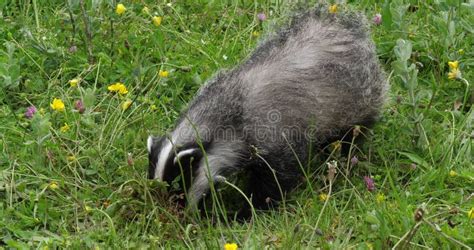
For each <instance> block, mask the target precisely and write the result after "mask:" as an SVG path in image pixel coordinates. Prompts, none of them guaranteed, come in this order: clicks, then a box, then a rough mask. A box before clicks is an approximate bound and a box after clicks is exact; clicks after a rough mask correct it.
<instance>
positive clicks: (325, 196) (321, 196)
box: [319, 193, 329, 202]
mask: <svg viewBox="0 0 474 250" xmlns="http://www.w3.org/2000/svg"><path fill="white" fill-rule="evenodd" d="M328 198H329V196H328V195H327V194H324V193H322V194H320V195H319V200H320V201H322V202H324V201H326V200H327V199H328Z"/></svg>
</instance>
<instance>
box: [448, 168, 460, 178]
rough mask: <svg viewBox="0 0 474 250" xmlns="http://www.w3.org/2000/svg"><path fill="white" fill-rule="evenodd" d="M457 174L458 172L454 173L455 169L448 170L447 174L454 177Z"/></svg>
mask: <svg viewBox="0 0 474 250" xmlns="http://www.w3.org/2000/svg"><path fill="white" fill-rule="evenodd" d="M457 175H458V173H456V171H454V170H451V171H449V176H451V177H456V176H457Z"/></svg>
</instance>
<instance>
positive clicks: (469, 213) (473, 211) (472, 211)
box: [467, 207, 474, 220]
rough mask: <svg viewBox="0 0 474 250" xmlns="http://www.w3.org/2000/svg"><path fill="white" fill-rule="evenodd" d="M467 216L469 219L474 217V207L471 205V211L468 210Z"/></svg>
mask: <svg viewBox="0 0 474 250" xmlns="http://www.w3.org/2000/svg"><path fill="white" fill-rule="evenodd" d="M467 218H469V219H471V220H472V219H474V207H471V210H469V212H467Z"/></svg>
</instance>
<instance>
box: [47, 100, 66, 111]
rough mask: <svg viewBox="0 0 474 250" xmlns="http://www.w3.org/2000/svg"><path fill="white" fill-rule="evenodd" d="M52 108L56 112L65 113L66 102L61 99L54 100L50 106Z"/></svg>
mask: <svg viewBox="0 0 474 250" xmlns="http://www.w3.org/2000/svg"><path fill="white" fill-rule="evenodd" d="M50 106H51V108H52V109H53V110H56V111H64V107H65V106H64V102H63V100H61V99H59V98H54V99H53V102H52V103H51V104H50Z"/></svg>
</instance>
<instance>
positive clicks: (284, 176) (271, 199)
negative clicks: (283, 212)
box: [248, 162, 301, 210]
mask: <svg viewBox="0 0 474 250" xmlns="http://www.w3.org/2000/svg"><path fill="white" fill-rule="evenodd" d="M292 165H293V164H291V163H289V165H286V164H284V163H282V164H281V165H280V164H268V163H267V162H264V163H263V162H262V163H259V164H258V165H257V166H254V167H253V168H252V170H251V176H250V181H249V186H248V192H249V194H250V195H251V198H252V199H251V200H252V205H253V206H254V208H255V209H260V210H266V209H271V208H275V207H277V206H278V204H279V203H280V201H281V200H282V199H285V198H286V194H287V193H288V192H290V191H291V190H292V189H294V188H295V187H296V186H297V184H298V183H299V180H300V178H301V176H300V175H299V171H298V170H295V171H287V169H286V168H287V167H288V166H292Z"/></svg>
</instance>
